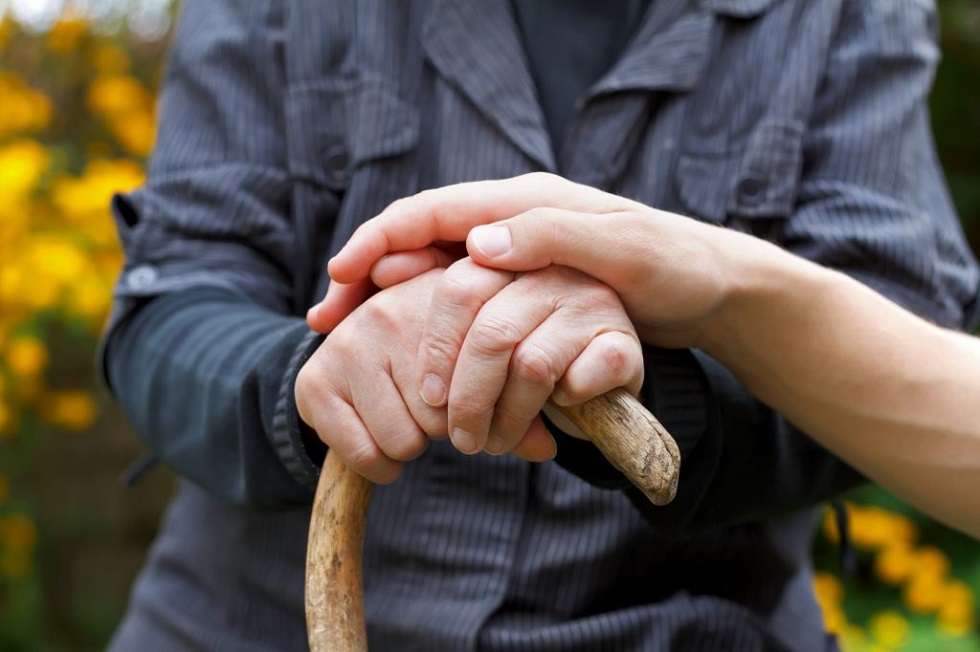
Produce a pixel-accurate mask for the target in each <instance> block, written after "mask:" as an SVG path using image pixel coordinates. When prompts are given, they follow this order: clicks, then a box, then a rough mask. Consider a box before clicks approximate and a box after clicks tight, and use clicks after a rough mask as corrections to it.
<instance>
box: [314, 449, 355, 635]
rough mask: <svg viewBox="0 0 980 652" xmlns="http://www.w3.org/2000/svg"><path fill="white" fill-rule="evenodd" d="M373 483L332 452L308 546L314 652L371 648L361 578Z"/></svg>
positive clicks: (326, 463)
mask: <svg viewBox="0 0 980 652" xmlns="http://www.w3.org/2000/svg"><path fill="white" fill-rule="evenodd" d="M370 498H371V483H370V482H369V481H368V480H367V479H365V478H364V477H363V476H361V475H359V474H357V473H355V472H354V471H352V470H350V469H349V468H348V467H347V466H346V465H345V464H344V463H343V461H341V459H340V458H339V457H338V456H337V455H333V454H328V455H327V458H326V460H325V461H324V463H323V470H322V471H321V472H320V481H319V483H318V484H317V489H316V496H315V497H314V499H313V513H312V514H311V516H310V534H309V538H308V540H307V548H306V628H307V636H308V638H309V642H310V650H311V652H354V651H358V652H362V651H363V650H367V630H366V628H365V623H364V586H363V580H362V575H361V566H362V557H363V554H364V525H365V522H366V520H367V508H368V502H369V500H370Z"/></svg>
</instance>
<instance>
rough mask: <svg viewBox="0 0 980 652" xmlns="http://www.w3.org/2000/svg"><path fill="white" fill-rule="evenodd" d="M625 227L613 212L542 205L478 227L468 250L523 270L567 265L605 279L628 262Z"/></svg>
mask: <svg viewBox="0 0 980 652" xmlns="http://www.w3.org/2000/svg"><path fill="white" fill-rule="evenodd" d="M619 227H620V224H619V220H617V219H616V218H614V217H612V216H610V215H608V214H598V215H596V214H591V213H579V212H576V211H569V210H563V209H556V208H536V209H533V210H530V211H528V212H526V213H522V214H520V215H518V216H516V217H512V218H509V219H506V220H502V221H500V222H495V223H493V224H487V225H482V226H477V227H474V228H473V229H472V230H471V231H470V233H469V235H468V236H467V239H466V249H467V252H468V253H469V255H470V257H471V258H472V259H473V260H474V261H475V262H477V263H479V264H480V265H483V266H484V267H493V268H496V269H502V270H507V271H512V272H521V271H530V270H534V269H541V268H543V267H547V266H549V265H564V266H567V267H572V268H575V269H577V270H579V271H581V272H584V273H586V274H588V275H590V276H593V277H594V278H597V279H600V280H605V279H606V278H608V277H615V276H617V275H618V274H617V272H618V271H619V268H620V267H622V265H623V263H624V261H623V260H621V256H620V255H619V254H620V247H619V242H618V241H617V239H618V238H619V237H621V236H620V235H618V233H619V231H620V228H619Z"/></svg>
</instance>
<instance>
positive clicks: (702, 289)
mask: <svg viewBox="0 0 980 652" xmlns="http://www.w3.org/2000/svg"><path fill="white" fill-rule="evenodd" d="M463 240H465V241H466V246H467V251H468V252H469V255H470V256H471V258H472V259H473V260H474V261H475V262H476V263H479V264H480V265H483V266H488V267H494V268H497V269H501V270H509V271H515V272H521V271H528V270H533V269H541V268H544V267H547V266H548V265H552V264H557V265H565V266H568V267H572V268H575V269H577V270H580V271H581V272H584V273H585V274H588V275H590V276H592V277H594V278H596V279H598V280H600V281H602V282H603V283H605V284H606V285H608V286H609V287H611V288H613V289H614V290H615V291H616V292H617V293H618V294H619V297H620V299H621V300H622V302H623V305H624V307H625V309H626V312H627V313H628V315H629V317H630V318H631V319H632V321H633V324H634V325H635V327H636V329H637V331H638V333H639V335H640V338H641V339H642V340H643V341H645V342H648V343H650V344H655V345H659V346H675V347H683V346H697V345H699V343H700V339H701V338H702V336H703V329H704V328H705V326H706V325H707V323H708V321H709V320H711V318H712V317H713V316H714V315H715V314H716V313H718V312H719V310H720V308H721V307H722V305H723V303H724V302H725V300H726V299H727V298H728V296H730V294H731V293H732V292H733V291H736V290H737V283H738V279H737V278H733V275H732V274H730V273H728V270H731V269H739V268H740V267H739V266H738V265H736V264H734V263H733V262H732V260H731V258H732V257H733V256H737V255H746V252H745V251H744V250H745V249H746V246H747V245H746V242H747V241H748V240H747V239H744V238H742V239H739V238H738V235H737V234H733V233H731V232H729V231H727V230H725V229H722V228H718V227H715V226H711V225H706V224H702V223H700V222H697V221H695V220H692V219H690V218H686V217H682V216H679V215H675V214H672V213H667V212H664V211H658V210H656V209H653V208H650V207H648V206H645V205H643V204H640V203H637V202H634V201H630V200H627V199H624V198H622V197H618V196H616V195H611V194H609V193H606V192H602V191H600V190H596V189H595V188H590V187H588V186H583V185H580V184H576V183H572V182H570V181H567V180H565V179H562V178H561V177H557V176H554V175H550V174H543V173H533V174H527V175H523V176H520V177H515V178H512V179H504V180H499V181H480V182H472V183H463V184H458V185H454V186H447V187H445V188H438V189H434V190H426V191H424V192H421V193H419V194H417V195H414V196H412V197H407V198H405V199H401V200H398V201H396V202H394V203H393V204H392V205H391V206H389V207H388V208H387V209H385V211H384V212H383V213H382V214H381V215H379V216H378V217H376V218H374V219H373V220H370V221H368V222H366V223H365V224H364V225H362V226H361V228H360V229H358V231H357V232H356V233H355V234H354V235H353V236H352V237H351V239H350V241H349V242H348V243H347V245H346V246H345V247H344V248H343V249H342V250H341V251H340V252H339V253H338V254H337V255H336V256H335V257H334V258H333V260H331V261H330V265H329V268H328V269H329V272H330V274H331V277H332V278H333V280H334V282H333V283H331V286H330V289H329V291H328V293H327V296H326V297H325V299H324V301H323V302H321V303H320V304H318V305H317V306H314V307H313V308H312V309H311V310H310V312H309V314H308V316H307V320H308V322H309V323H310V325H311V327H313V328H315V329H317V330H320V331H324V332H325V331H329V330H330V329H331V328H333V326H334V325H335V324H337V323H339V321H340V320H341V319H343V317H344V316H345V315H346V314H347V313H349V312H350V310H352V309H353V308H354V307H355V306H356V305H357V304H358V302H359V301H360V299H361V298H362V297H363V296H364V295H366V288H367V287H369V286H372V285H374V284H376V285H378V286H381V287H386V286H389V285H392V284H394V283H398V282H400V281H403V280H405V279H407V278H411V277H412V276H414V275H415V274H418V273H421V272H423V271H425V270H428V269H431V268H432V267H435V266H444V265H446V264H447V263H448V262H449V261H451V258H452V255H451V253H450V252H449V251H448V250H447V247H446V244H447V243H453V242H460V241H463Z"/></svg>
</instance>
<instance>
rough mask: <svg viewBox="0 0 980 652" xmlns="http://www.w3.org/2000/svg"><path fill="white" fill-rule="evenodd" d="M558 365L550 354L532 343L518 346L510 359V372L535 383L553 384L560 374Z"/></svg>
mask: <svg viewBox="0 0 980 652" xmlns="http://www.w3.org/2000/svg"><path fill="white" fill-rule="evenodd" d="M558 367H559V365H558V363H557V361H556V360H555V359H554V357H553V356H552V355H550V354H549V353H548V352H547V351H545V350H544V349H542V348H541V347H540V346H537V345H534V344H527V345H524V346H520V347H518V349H517V350H516V351H515V352H514V356H513V359H512V361H511V372H512V373H513V374H514V375H515V376H517V377H518V378H521V379H522V380H524V381H526V382H530V383H533V384H535V385H540V384H549V385H554V383H555V381H557V380H558V378H559V377H560V376H561V370H560V369H559V368H558Z"/></svg>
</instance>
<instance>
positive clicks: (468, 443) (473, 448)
mask: <svg viewBox="0 0 980 652" xmlns="http://www.w3.org/2000/svg"><path fill="white" fill-rule="evenodd" d="M450 439H452V440H453V446H455V447H456V450H458V451H459V452H460V453H466V454H467V455H473V454H474V453H477V452H479V451H480V443H479V442H478V441H477V440H476V437H474V436H473V434H472V433H469V432H466V431H465V430H463V429H462V428H453V434H452V435H450Z"/></svg>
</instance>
